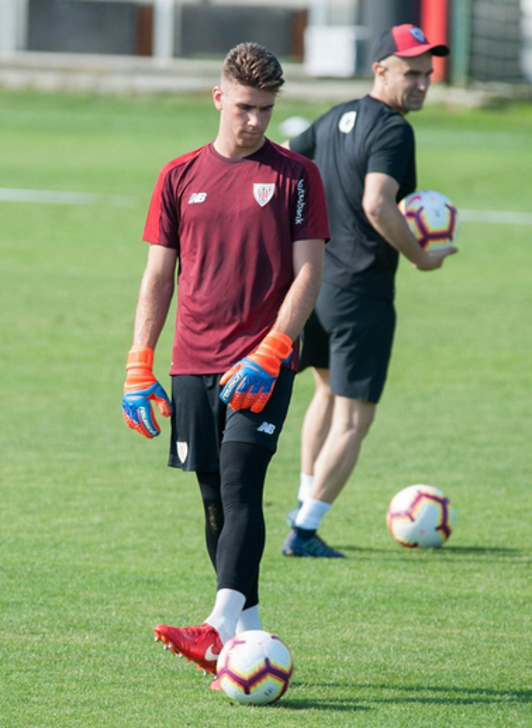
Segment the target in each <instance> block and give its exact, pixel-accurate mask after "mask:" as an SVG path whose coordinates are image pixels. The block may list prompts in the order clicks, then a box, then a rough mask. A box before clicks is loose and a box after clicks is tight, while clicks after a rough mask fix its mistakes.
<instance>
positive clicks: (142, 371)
mask: <svg viewBox="0 0 532 728" xmlns="http://www.w3.org/2000/svg"><path fill="white" fill-rule="evenodd" d="M152 369H153V349H151V348H150V347H149V346H134V347H133V348H132V349H131V350H130V352H129V354H128V357H127V364H126V370H127V376H126V382H125V384H124V396H123V398H122V414H123V415H124V419H125V421H126V424H127V425H128V427H131V429H133V430H137V432H140V434H141V435H144V437H147V438H148V439H150V440H151V439H152V438H153V437H157V435H159V434H160V432H161V428H160V427H159V425H158V423H157V420H156V419H155V416H154V414H153V409H152V406H151V403H152V402H155V404H156V405H157V407H158V409H159V412H160V413H161V414H162V416H163V417H170V415H171V414H172V405H171V404H170V400H169V399H168V396H167V394H166V392H165V391H164V389H163V388H162V387H161V385H160V384H159V382H158V381H157V380H156V379H155V377H154V375H153V371H152Z"/></svg>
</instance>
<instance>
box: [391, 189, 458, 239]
mask: <svg viewBox="0 0 532 728" xmlns="http://www.w3.org/2000/svg"><path fill="white" fill-rule="evenodd" d="M399 210H400V211H401V213H402V214H403V216H404V218H405V219H406V221H407V223H408V226H409V228H410V230H411V231H412V233H413V235H414V237H415V238H416V240H417V241H418V243H419V244H420V245H421V247H422V248H423V249H424V250H443V249H444V248H448V247H450V246H451V245H453V244H454V243H455V242H456V238H457V236H458V232H459V230H460V220H459V214H458V210H457V209H456V207H455V206H454V205H453V203H452V202H451V200H450V199H449V198H448V197H446V196H445V195H442V194H441V192H434V190H420V191H419V192H413V193H412V194H411V195H407V196H406V197H404V198H403V199H402V200H401V202H400V203H399Z"/></svg>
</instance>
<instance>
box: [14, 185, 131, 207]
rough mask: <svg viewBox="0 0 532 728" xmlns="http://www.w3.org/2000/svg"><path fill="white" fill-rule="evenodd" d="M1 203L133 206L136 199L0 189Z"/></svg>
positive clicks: (90, 194) (120, 196)
mask: <svg viewBox="0 0 532 728" xmlns="http://www.w3.org/2000/svg"><path fill="white" fill-rule="evenodd" d="M0 202H34V203H37V204H44V205H99V204H110V205H119V206H122V205H133V204H135V202H136V200H135V198H134V197H126V196H125V195H95V194H92V193H89V192H59V191H55V190H22V189H9V188H5V187H0Z"/></svg>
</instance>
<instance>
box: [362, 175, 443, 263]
mask: <svg viewBox="0 0 532 728" xmlns="http://www.w3.org/2000/svg"><path fill="white" fill-rule="evenodd" d="M398 189H399V184H398V182H397V181H396V180H395V179H394V178H393V177H390V176H389V175H387V174H383V173H382V172H370V173H369V174H367V175H366V178H365V182H364V196H363V198H362V207H363V209H364V212H365V213H366V217H367V218H368V220H369V222H370V223H371V225H372V226H373V227H374V228H375V230H376V231H377V232H378V233H379V234H380V235H382V237H383V238H384V239H385V240H386V241H387V242H388V243H389V244H390V245H391V246H392V247H393V248H395V249H396V250H397V251H399V253H402V254H403V255H404V256H405V257H406V258H408V260H409V261H410V262H411V263H413V264H414V265H415V266H416V268H419V270H424V271H428V270H435V269H436V268H440V267H441V266H442V264H443V261H444V259H445V258H447V256H449V255H453V253H457V252H458V249H457V248H455V247H450V248H446V249H445V250H437V251H431V252H427V251H425V250H423V248H422V247H421V246H420V245H419V243H418V242H417V240H416V239H415V237H414V236H413V235H412V232H411V231H410V228H409V227H408V223H407V222H406V220H405V219H404V217H403V216H402V214H401V212H400V211H399V208H398V207H397V202H396V196H397V191H398Z"/></svg>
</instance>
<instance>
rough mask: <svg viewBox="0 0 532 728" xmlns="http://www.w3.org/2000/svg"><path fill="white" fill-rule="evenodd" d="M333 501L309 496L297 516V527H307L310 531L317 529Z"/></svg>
mask: <svg viewBox="0 0 532 728" xmlns="http://www.w3.org/2000/svg"><path fill="white" fill-rule="evenodd" d="M331 505H332V503H324V501H319V500H314V499H313V498H307V499H306V500H305V501H304V503H303V505H302V506H301V508H300V509H299V511H298V513H297V517H296V528H306V529H307V530H309V531H316V530H317V529H318V528H319V526H320V523H321V522H322V520H323V518H324V516H325V514H326V513H328V512H329V510H330V508H331Z"/></svg>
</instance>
